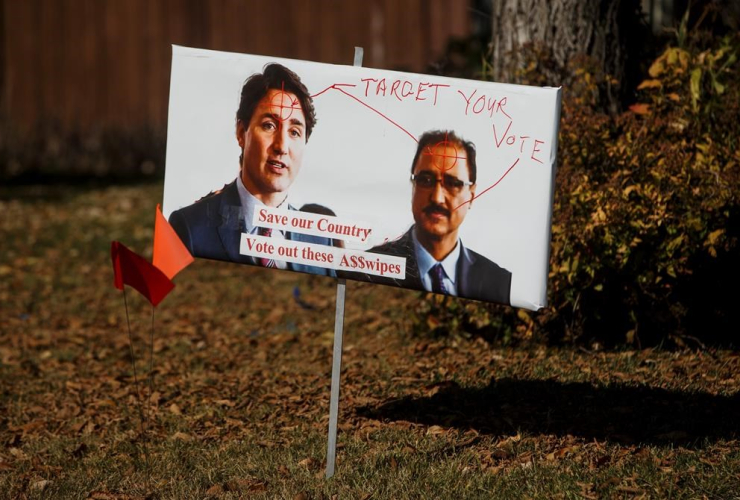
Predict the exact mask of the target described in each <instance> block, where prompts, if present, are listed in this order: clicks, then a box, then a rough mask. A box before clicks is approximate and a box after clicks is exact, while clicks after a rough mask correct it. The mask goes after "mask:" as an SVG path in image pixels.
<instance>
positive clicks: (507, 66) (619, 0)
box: [491, 0, 645, 112]
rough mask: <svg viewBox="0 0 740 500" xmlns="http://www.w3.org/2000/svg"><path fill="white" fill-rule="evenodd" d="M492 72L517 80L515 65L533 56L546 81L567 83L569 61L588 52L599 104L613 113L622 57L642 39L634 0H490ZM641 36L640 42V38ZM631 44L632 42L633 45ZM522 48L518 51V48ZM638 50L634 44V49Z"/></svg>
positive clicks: (618, 98)
mask: <svg viewBox="0 0 740 500" xmlns="http://www.w3.org/2000/svg"><path fill="white" fill-rule="evenodd" d="M492 1H493V15H492V40H491V42H492V59H491V65H492V74H493V79H494V80H495V81H501V82H511V83H521V70H522V69H523V68H525V65H526V64H527V63H529V62H530V61H531V59H530V60H528V59H527V56H528V54H527V52H526V50H527V48H529V49H532V50H534V51H533V52H530V53H529V57H530V58H531V57H532V56H533V55H534V54H539V57H545V58H547V59H548V60H547V61H538V62H540V63H542V64H541V65H540V64H538V70H540V71H542V72H544V74H543V75H542V77H543V80H541V81H544V82H546V84H547V85H552V86H559V85H565V84H567V78H568V76H570V75H569V69H572V68H569V62H571V61H572V60H573V59H574V57H576V56H583V55H585V56H589V57H590V58H591V61H592V63H594V64H596V66H597V68H598V70H599V71H600V72H601V75H599V76H600V77H601V79H600V80H601V81H602V82H603V84H602V86H601V87H603V88H600V89H599V90H600V94H601V98H602V101H603V102H602V104H603V105H605V107H607V108H608V109H609V110H610V111H612V112H614V111H617V110H618V109H619V108H620V101H621V100H622V98H623V97H624V94H623V92H624V90H625V88H628V87H627V86H626V85H625V83H626V82H625V79H628V73H630V71H626V69H625V67H626V63H627V57H628V55H629V52H630V49H631V48H632V47H631V46H632V45H635V46H636V45H638V44H639V43H644V35H645V29H644V28H643V27H641V23H642V20H641V15H640V3H639V0H492ZM641 39H642V42H641V41H640V40H641ZM636 48H637V47H636ZM523 49H524V50H523ZM638 50H639V49H638Z"/></svg>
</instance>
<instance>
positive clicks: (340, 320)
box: [326, 47, 363, 479]
mask: <svg viewBox="0 0 740 500" xmlns="http://www.w3.org/2000/svg"><path fill="white" fill-rule="evenodd" d="M362 55H363V49H362V47H355V61H354V65H355V66H362ZM346 288H347V282H346V280H344V279H339V280H337V306H336V315H335V317H334V354H333V360H332V367H331V397H330V400H329V440H328V445H327V450H326V478H327V479H329V478H331V477H332V476H333V475H334V467H335V465H336V460H337V420H338V418H339V383H340V375H341V371H342V337H343V334H344V297H345V292H346Z"/></svg>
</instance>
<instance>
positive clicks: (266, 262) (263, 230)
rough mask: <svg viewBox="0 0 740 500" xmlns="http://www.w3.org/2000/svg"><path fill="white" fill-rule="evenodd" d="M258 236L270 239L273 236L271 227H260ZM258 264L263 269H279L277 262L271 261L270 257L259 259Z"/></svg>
mask: <svg viewBox="0 0 740 500" xmlns="http://www.w3.org/2000/svg"><path fill="white" fill-rule="evenodd" d="M257 234H258V235H260V236H266V237H268V238H269V237H271V236H272V228H271V227H260V228H258V229H257ZM257 263H258V264H259V265H260V266H262V267H272V268H276V267H277V264H275V260H274V259H270V258H268V257H257Z"/></svg>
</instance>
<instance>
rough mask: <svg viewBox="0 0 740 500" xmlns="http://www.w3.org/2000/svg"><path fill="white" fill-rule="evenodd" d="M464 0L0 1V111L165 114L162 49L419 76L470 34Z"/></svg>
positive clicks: (72, 121) (160, 121) (151, 119)
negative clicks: (358, 61)
mask: <svg viewBox="0 0 740 500" xmlns="http://www.w3.org/2000/svg"><path fill="white" fill-rule="evenodd" d="M469 5H470V2H469V1H464V0H459V1H458V0H364V1H362V0H356V1H355V0H347V1H342V0H313V1H311V0H277V1H276V0H261V1H253V0H0V6H1V7H2V10H1V12H0V29H1V30H2V31H0V92H1V93H0V112H2V113H3V114H4V115H5V117H6V119H9V120H10V121H11V123H13V124H14V125H15V126H16V127H18V128H19V129H21V130H29V129H30V128H32V127H33V126H34V125H35V124H37V123H39V122H40V121H43V120H53V121H56V122H58V123H59V124H60V125H62V127H63V128H66V129H83V130H84V129H87V128H89V127H92V126H94V127H108V126H117V127H123V128H132V127H140V126H142V125H148V126H153V127H162V126H163V125H164V124H165V123H166V118H167V100H168V90H169V73H170V61H171V48H170V45H171V44H178V45H185V46H191V47H204V48H209V49H215V50H226V51H233V52H244V53H253V54H265V55H273V56H278V57H290V58H296V59H307V60H313V61H321V62H330V63H345V64H351V62H352V54H353V47H354V46H356V45H357V46H362V47H364V48H365V60H364V63H365V65H366V66H370V67H376V68H386V69H403V70H409V71H421V70H423V69H424V68H425V67H426V65H427V64H428V63H430V62H432V61H433V60H435V59H436V58H438V57H439V56H440V55H442V53H443V51H444V48H445V46H446V43H447V41H448V40H449V38H450V37H452V36H466V35H468V34H469V32H470V29H471V22H470V12H469Z"/></svg>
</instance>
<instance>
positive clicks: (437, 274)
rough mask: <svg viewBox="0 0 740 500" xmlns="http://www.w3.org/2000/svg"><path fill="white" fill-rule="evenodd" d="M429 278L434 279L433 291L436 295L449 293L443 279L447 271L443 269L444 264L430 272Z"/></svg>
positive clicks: (434, 267) (438, 265)
mask: <svg viewBox="0 0 740 500" xmlns="http://www.w3.org/2000/svg"><path fill="white" fill-rule="evenodd" d="M429 276H430V277H431V278H432V291H433V292H435V293H447V288H445V284H444V281H442V280H443V278H444V277H445V271H444V269H442V264H437V265H436V266H433V267H432V268H431V269H430V270H429Z"/></svg>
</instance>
